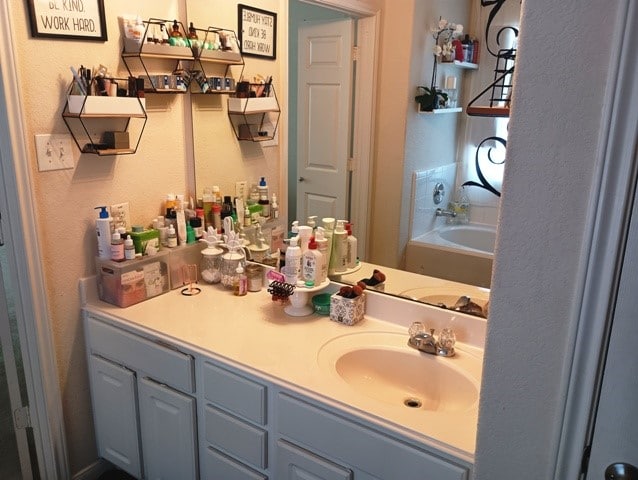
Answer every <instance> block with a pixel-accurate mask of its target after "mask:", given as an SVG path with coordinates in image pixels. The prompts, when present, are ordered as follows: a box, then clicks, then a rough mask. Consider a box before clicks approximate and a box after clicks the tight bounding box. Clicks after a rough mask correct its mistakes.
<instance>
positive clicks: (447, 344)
mask: <svg viewBox="0 0 638 480" xmlns="http://www.w3.org/2000/svg"><path fill="white" fill-rule="evenodd" d="M455 344H456V334H455V333H454V330H452V329H451V328H444V329H443V330H441V334H440V335H439V345H440V346H441V348H444V349H446V350H450V349H453V348H454V345H455Z"/></svg>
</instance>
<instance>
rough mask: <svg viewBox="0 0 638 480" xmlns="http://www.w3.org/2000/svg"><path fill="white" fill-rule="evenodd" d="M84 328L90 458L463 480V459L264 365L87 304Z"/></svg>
mask: <svg viewBox="0 0 638 480" xmlns="http://www.w3.org/2000/svg"><path fill="white" fill-rule="evenodd" d="M85 325H86V338H87V352H88V358H89V365H90V379H91V394H92V398H93V412H94V418H95V429H96V437H97V442H98V450H99V455H100V456H101V457H103V458H105V459H107V460H109V461H110V462H112V463H113V464H115V465H117V466H119V467H120V468H122V469H123V470H125V471H127V472H129V473H130V474H131V475H133V476H135V477H136V478H152V479H156V478H157V479H159V478H164V479H180V480H182V479H191V478H195V479H197V478H200V479H202V480H268V479H270V480H308V479H313V480H396V479H401V480H468V479H469V478H470V474H471V467H472V466H471V463H469V462H468V461H467V460H461V459H457V458H456V457H455V456H453V455H451V454H449V453H441V452H439V451H438V450H437V449H435V448H432V447H430V446H428V445H425V444H424V443H422V442H420V441H418V440H416V439H414V438H413V437H406V436H404V435H402V434H400V433H399V432H397V431H396V430H394V429H393V428H390V427H388V426H386V425H385V424H383V423H379V422H378V421H375V420H374V419H373V418H372V417H366V416H365V415H363V416H359V415H355V414H352V413H349V412H347V411H346V410H343V409H341V408H338V407H335V406H334V404H333V403H332V402H325V401H322V400H321V399H320V397H318V396H317V395H315V394H310V393H303V391H302V390H301V389H300V388H298V387H296V386H294V385H290V384H287V383H285V381H283V380H282V381H279V380H278V379H277V378H275V377H272V376H268V375H269V374H268V372H267V371H264V374H263V376H262V375H261V374H260V373H259V370H257V369H254V368H251V367H246V366H243V365H242V364H240V363H239V361H238V362H237V363H236V362H235V361H234V360H226V359H220V358H218V357H216V355H218V354H217V353H216V352H212V351H210V354H207V353H206V351H205V350H196V349H194V348H193V343H192V342H191V343H188V344H186V343H185V344H180V343H179V342H173V341H172V340H171V343H175V347H176V348H170V347H169V346H167V345H166V344H164V343H158V342H157V341H153V340H151V339H150V338H149V337H148V336H147V335H146V334H145V333H144V331H142V330H138V329H137V327H136V326H135V324H133V323H128V322H125V321H120V320H116V319H115V318H113V317H108V316H105V318H104V319H101V318H100V316H99V315H97V314H96V313H89V312H87V313H85ZM155 337H156V338H158V339H159V340H163V339H162V337H161V336H160V335H159V334H158V335H157V336H155ZM171 338H175V336H174V335H173V336H172V337H171ZM195 385H197V389H195ZM317 393H318V394H321V393H322V392H317Z"/></svg>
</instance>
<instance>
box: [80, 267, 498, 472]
mask: <svg viewBox="0 0 638 480" xmlns="http://www.w3.org/2000/svg"><path fill="white" fill-rule="evenodd" d="M200 286H201V285H200ZM201 287H202V292H201V294H200V295H196V296H191V297H188V296H184V295H181V294H180V291H179V289H177V290H173V291H170V292H168V293H166V294H164V295H161V296H158V297H156V298H152V299H150V300H147V301H145V302H142V303H139V304H136V305H132V306H130V307H127V308H119V307H116V306H113V305H110V304H108V303H105V302H102V301H100V300H99V299H98V297H97V291H96V286H95V279H94V278H93V277H90V278H85V279H81V280H80V291H81V293H82V298H83V310H84V312H85V314H92V315H98V316H99V317H100V318H103V319H107V320H108V322H109V323H112V324H113V325H115V326H117V327H119V328H121V329H124V330H128V331H131V332H133V333H139V334H142V335H146V336H147V337H150V338H153V339H156V340H158V341H165V342H170V343H171V344H178V345H180V347H182V348H185V349H187V350H192V352H195V353H197V354H203V355H207V356H210V357H212V358H215V359H217V360H220V361H221V362H226V363H228V364H230V365H232V366H234V367H235V368H238V369H241V370H244V371H246V372H248V373H249V374H251V375H253V376H258V377H263V378H265V379H266V380H267V381H270V382H273V383H275V384H278V385H282V386H284V387H285V388H287V389H290V390H292V391H295V392H300V393H301V394H303V395H305V396H307V397H310V398H313V399H318V400H319V401H321V402H324V403H326V404H328V405H331V408H332V407H334V408H335V410H336V411H337V410H339V409H342V410H344V411H346V412H348V413H350V414H354V415H358V416H362V417H364V418H366V419H368V420H370V421H372V422H374V423H375V424H378V425H382V426H383V427H384V428H389V429H391V430H394V431H395V432H398V433H399V434H400V435H402V436H405V437H408V438H410V439H413V440H414V441H416V442H418V443H423V444H425V445H427V446H428V447H430V448H433V449H435V450H437V451H440V452H442V453H444V454H445V455H452V456H453V457H455V458H458V459H460V460H462V461H464V462H469V463H471V462H472V461H473V456H474V449H475V436H476V427H477V416H478V392H479V391H480V378H481V368H482V348H483V341H484V336H485V326H486V321H485V319H481V318H477V317H472V316H469V315H464V314H461V313H457V312H450V311H446V310H443V309H440V308H436V307H431V306H428V305H424V304H420V303H416V302H412V301H409V300H405V299H401V298H396V297H391V296H388V295H382V294H379V293H377V292H373V291H368V292H366V294H365V295H366V314H365V318H364V320H363V321H362V322H360V323H358V324H356V325H353V326H346V325H342V324H339V323H337V322H333V321H330V319H329V318H328V317H326V316H320V315H317V314H312V315H309V316H305V317H291V316H287V315H286V314H285V313H284V311H283V307H282V305H281V304H280V303H279V302H273V301H272V300H271V298H270V295H269V294H268V293H267V292H266V290H265V289H262V291H260V292H257V293H250V294H248V295H246V296H244V297H240V298H238V297H236V296H234V295H233V294H232V291H231V290H227V289H222V288H219V287H218V286H213V285H203V286H201ZM338 288H339V286H338V285H337V284H330V285H329V286H328V287H327V289H326V291H328V292H330V291H332V292H334V291H336V290H338ZM413 321H421V322H424V324H426V327H427V328H434V329H436V330H437V331H440V330H441V329H442V328H445V327H452V328H453V329H454V330H455V332H456V336H457V351H458V352H459V353H458V354H457V356H455V357H453V358H437V357H433V359H432V360H433V361H434V362H449V363H447V365H449V367H450V368H451V369H452V370H459V369H461V370H463V371H464V372H465V375H466V377H467V378H470V379H471V380H470V381H471V383H472V385H473V388H475V390H476V394H475V401H474V402H473V404H472V405H470V406H469V408H451V409H446V408H442V409H441V408H439V409H438V411H428V410H427V409H410V408H407V407H405V406H403V405H400V406H397V405H394V404H389V403H386V402H383V401H379V400H378V399H374V398H372V397H370V396H366V395H360V394H358V392H357V390H355V389H353V388H352V386H351V385H350V384H348V383H346V382H345V381H343V380H342V379H341V378H340V377H339V375H338V374H337V373H336V372H333V373H332V374H331V373H330V371H329V370H330V368H329V367H328V368H326V365H325V361H324V362H323V366H322V362H320V361H319V357H320V353H321V351H322V349H325V348H326V345H328V344H330V343H331V342H333V341H335V339H340V338H342V337H345V336H349V335H353V334H360V333H365V334H369V333H373V334H375V335H376V334H377V333H384V334H387V335H376V338H377V339H384V338H391V339H393V342H394V341H396V342H400V345H405V342H407V340H408V333H407V330H408V327H409V325H410V324H411V323H412V322H413ZM376 341H377V342H379V341H381V342H382V341H383V340H376ZM342 343H343V342H342ZM398 344H399V343H398ZM381 347H383V345H381ZM407 351H408V352H409V351H410V349H408V350H407ZM408 355H416V356H418V355H422V354H420V353H419V352H417V351H413V353H408ZM396 368H397V369H401V365H397V366H396ZM443 371H445V370H443ZM421 373H422V375H423V376H424V377H425V378H426V379H427V378H428V377H431V379H430V380H428V381H430V382H432V383H431V384H432V388H433V389H438V387H439V385H437V382H445V381H448V382H449V381H453V379H449V378H442V377H441V376H438V377H437V375H432V374H431V372H428V371H423V372H420V373H419V375H420V374H421Z"/></svg>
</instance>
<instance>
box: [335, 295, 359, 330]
mask: <svg viewBox="0 0 638 480" xmlns="http://www.w3.org/2000/svg"><path fill="white" fill-rule="evenodd" d="M365 307H366V301H365V294H362V295H359V296H358V297H355V298H346V297H342V296H341V295H338V294H336V293H335V294H333V295H332V296H331V297H330V320H333V321H335V322H339V323H343V324H344V325H354V324H355V323H359V322H360V321H361V320H363V315H364V313H365Z"/></svg>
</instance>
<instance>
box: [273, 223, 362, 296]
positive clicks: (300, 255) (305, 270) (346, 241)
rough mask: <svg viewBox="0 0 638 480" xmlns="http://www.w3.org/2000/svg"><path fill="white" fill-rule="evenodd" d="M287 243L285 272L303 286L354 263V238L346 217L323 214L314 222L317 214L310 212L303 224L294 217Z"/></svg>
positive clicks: (339, 271)
mask: <svg viewBox="0 0 638 480" xmlns="http://www.w3.org/2000/svg"><path fill="white" fill-rule="evenodd" d="M288 243H289V245H288V248H287V249H286V250H285V257H284V265H285V267H286V272H287V273H288V274H294V275H296V276H297V279H298V282H303V283H304V284H305V285H306V286H314V285H320V284H321V283H323V282H324V281H326V279H327V277H328V275H331V274H338V273H345V272H347V271H348V270H350V269H353V268H355V267H356V266H357V262H358V259H357V239H356V237H355V236H354V235H353V234H352V224H350V223H348V222H347V220H335V219H334V218H328V217H326V218H323V219H322V220H321V225H317V217H315V216H310V217H308V221H307V224H306V225H299V222H298V221H294V222H293V224H292V230H291V232H290V238H289V240H288ZM293 272H294V273H293Z"/></svg>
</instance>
